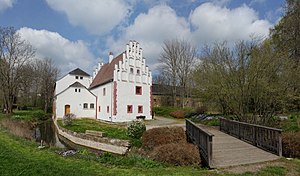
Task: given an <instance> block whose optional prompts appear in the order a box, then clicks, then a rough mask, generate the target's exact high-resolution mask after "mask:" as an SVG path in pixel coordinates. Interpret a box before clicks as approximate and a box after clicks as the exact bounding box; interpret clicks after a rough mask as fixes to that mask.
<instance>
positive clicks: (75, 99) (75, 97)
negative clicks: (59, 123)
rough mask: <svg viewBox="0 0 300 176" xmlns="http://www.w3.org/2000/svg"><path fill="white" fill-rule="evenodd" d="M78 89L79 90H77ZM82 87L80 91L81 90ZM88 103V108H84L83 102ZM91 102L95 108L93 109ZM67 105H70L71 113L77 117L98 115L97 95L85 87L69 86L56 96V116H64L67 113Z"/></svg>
mask: <svg viewBox="0 0 300 176" xmlns="http://www.w3.org/2000/svg"><path fill="white" fill-rule="evenodd" d="M75 89H77V92H75ZM79 89H80V92H79ZM84 103H87V104H88V108H86V109H85V108H83V104H84ZM91 103H93V104H94V108H93V109H91V108H90V105H91ZM65 105H70V113H73V114H75V115H76V117H88V118H95V117H96V97H95V96H94V95H93V94H92V93H91V92H89V91H88V90H87V89H86V88H84V87H69V88H68V89H67V90H65V91H63V92H62V93H61V94H59V95H57V97H56V117H57V118H62V117H63V116H64V115H65Z"/></svg>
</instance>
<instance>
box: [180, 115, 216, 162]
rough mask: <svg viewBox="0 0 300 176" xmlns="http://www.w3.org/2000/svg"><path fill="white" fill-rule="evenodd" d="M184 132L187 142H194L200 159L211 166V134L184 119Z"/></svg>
mask: <svg viewBox="0 0 300 176" xmlns="http://www.w3.org/2000/svg"><path fill="white" fill-rule="evenodd" d="M186 133H187V138H188V141H189V142H192V143H194V144H196V145H197V146H198V148H199V151H200V156H201V159H202V161H204V162H205V164H207V166H209V167H211V166H212V139H213V136H214V135H213V134H211V133H209V132H208V131H205V130H204V129H202V128H201V127H199V126H198V125H196V124H195V123H193V122H192V121H190V120H186Z"/></svg>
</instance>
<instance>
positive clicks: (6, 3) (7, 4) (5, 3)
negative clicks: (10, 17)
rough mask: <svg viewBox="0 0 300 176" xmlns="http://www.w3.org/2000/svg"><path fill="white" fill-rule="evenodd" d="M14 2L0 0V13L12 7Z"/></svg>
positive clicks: (13, 0) (11, 0)
mask: <svg viewBox="0 0 300 176" xmlns="http://www.w3.org/2000/svg"><path fill="white" fill-rule="evenodd" d="M14 2H15V0H0V12H3V11H4V10H5V9H7V8H10V7H12V6H13V3H14Z"/></svg>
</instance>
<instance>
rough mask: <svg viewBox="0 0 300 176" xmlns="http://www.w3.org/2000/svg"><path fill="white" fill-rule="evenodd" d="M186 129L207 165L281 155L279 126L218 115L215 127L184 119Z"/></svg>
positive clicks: (228, 164)
mask: <svg viewBox="0 0 300 176" xmlns="http://www.w3.org/2000/svg"><path fill="white" fill-rule="evenodd" d="M186 133H187V138H188V141H189V142H192V143H194V144H196V145H198V147H199V151H200V155H201V160H202V162H203V163H204V164H206V165H207V166H208V167H210V168H220V167H228V166H236V165H241V164H251V163H258V162H264V161H271V160H276V159H278V158H280V157H281V155H282V146H281V130H280V129H275V128H269V127H264V126H259V125H253V124H248V123H243V122H237V121H232V120H226V119H224V118H221V119H220V128H219V129H218V128H215V127H208V126H205V125H200V124H195V123H193V122H191V121H189V120H186Z"/></svg>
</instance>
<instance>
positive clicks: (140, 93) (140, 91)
mask: <svg viewBox="0 0 300 176" xmlns="http://www.w3.org/2000/svg"><path fill="white" fill-rule="evenodd" d="M135 94H136V95H142V87H141V86H136V87H135Z"/></svg>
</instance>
